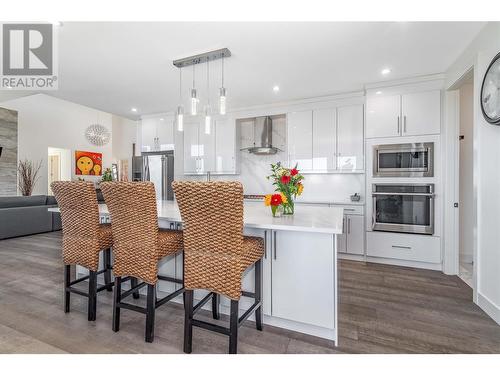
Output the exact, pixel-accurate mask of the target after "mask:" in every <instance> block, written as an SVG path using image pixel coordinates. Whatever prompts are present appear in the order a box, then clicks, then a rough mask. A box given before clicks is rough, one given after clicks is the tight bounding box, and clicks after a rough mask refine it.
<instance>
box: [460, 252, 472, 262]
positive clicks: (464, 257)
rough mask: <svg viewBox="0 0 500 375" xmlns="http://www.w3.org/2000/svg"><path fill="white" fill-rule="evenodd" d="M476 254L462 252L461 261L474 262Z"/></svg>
mask: <svg viewBox="0 0 500 375" xmlns="http://www.w3.org/2000/svg"><path fill="white" fill-rule="evenodd" d="M473 260H474V256H473V255H472V254H460V263H472V262H473Z"/></svg>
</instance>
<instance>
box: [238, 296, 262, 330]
mask: <svg viewBox="0 0 500 375" xmlns="http://www.w3.org/2000/svg"><path fill="white" fill-rule="evenodd" d="M261 305H262V302H260V301H259V302H255V303H254V304H253V305H252V306H250V308H249V309H248V310H247V311H245V312H244V313H243V315H242V316H241V317H240V318H239V319H238V325H239V326H241V325H242V324H243V322H245V320H247V319H248V317H249V316H250V315H252V313H254V312H255V310H257V309H258V308H259V307H260V306H261Z"/></svg>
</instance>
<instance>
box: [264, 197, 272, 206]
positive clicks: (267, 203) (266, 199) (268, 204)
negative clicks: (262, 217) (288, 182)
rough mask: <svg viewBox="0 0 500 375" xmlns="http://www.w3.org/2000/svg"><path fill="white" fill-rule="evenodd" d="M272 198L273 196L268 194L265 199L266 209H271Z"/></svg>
mask: <svg viewBox="0 0 500 375" xmlns="http://www.w3.org/2000/svg"><path fill="white" fill-rule="evenodd" d="M271 197H272V194H267V195H266V196H265V197H264V204H265V205H266V207H269V206H270V205H271Z"/></svg>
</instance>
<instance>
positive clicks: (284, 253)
mask: <svg viewBox="0 0 500 375" xmlns="http://www.w3.org/2000/svg"><path fill="white" fill-rule="evenodd" d="M273 237H274V238H273V252H272V261H271V262H272V315H273V317H278V318H283V319H289V320H293V321H296V322H301V323H306V324H312V325H316V326H320V327H326V328H330V329H333V328H335V317H334V313H333V312H334V311H335V277H336V275H335V263H334V262H335V248H334V243H333V240H334V237H333V236H332V235H328V234H318V233H315V234H312V233H304V232H291V231H287V232H282V231H273ZM297 275H300V276H299V277H297ZM319 286H321V287H319Z"/></svg>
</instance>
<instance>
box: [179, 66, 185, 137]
mask: <svg viewBox="0 0 500 375" xmlns="http://www.w3.org/2000/svg"><path fill="white" fill-rule="evenodd" d="M177 130H178V131H180V132H182V131H184V107H183V106H182V69H179V105H178V106H177Z"/></svg>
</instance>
